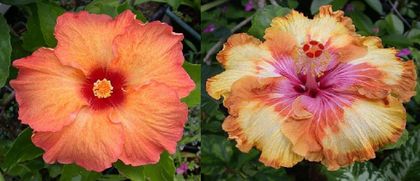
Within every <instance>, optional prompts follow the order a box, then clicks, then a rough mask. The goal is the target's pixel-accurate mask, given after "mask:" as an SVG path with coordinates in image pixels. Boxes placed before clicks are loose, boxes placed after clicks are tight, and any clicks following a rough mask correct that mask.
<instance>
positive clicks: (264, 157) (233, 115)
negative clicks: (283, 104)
mask: <svg viewBox="0 0 420 181" xmlns="http://www.w3.org/2000/svg"><path fill="white" fill-rule="evenodd" d="M272 81H275V80H274V79H273V80H270V79H265V80H263V82H264V83H260V82H258V81H257V79H256V78H254V77H246V78H243V79H240V80H239V81H237V82H236V83H235V84H234V85H233V88H232V94H231V96H229V98H228V99H227V100H226V102H225V105H226V107H227V108H228V109H229V113H230V116H229V117H227V118H226V119H225V121H224V122H223V125H222V126H223V129H224V130H225V131H226V132H228V134H229V138H230V139H235V140H236V142H237V145H236V147H238V148H239V149H240V150H241V151H242V152H248V151H249V150H250V149H251V148H252V147H253V146H256V147H257V149H259V150H261V152H262V153H261V157H260V161H261V162H263V163H264V164H265V165H266V166H271V167H274V168H279V167H292V166H293V165H295V164H296V163H298V162H299V161H301V160H302V159H303V157H302V156H299V155H297V154H296V153H294V152H293V151H292V144H291V142H290V141H289V140H288V139H287V138H286V137H285V136H284V135H283V133H282V132H281V122H283V121H285V120H286V119H287V116H283V115H282V114H281V113H280V111H279V110H278V108H277V107H276V106H274V105H270V103H269V102H267V101H264V100H267V99H264V96H263V95H264V93H262V94H260V93H258V94H255V92H258V91H259V90H261V91H263V92H265V91H264V90H263V89H264V87H266V86H268V85H269V84H271V83H270V82H272ZM261 86H262V87H261Z"/></svg>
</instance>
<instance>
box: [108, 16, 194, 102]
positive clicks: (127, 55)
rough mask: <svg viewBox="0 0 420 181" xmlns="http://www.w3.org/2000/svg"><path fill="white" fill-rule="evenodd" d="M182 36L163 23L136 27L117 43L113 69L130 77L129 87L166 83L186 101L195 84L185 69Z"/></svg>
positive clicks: (133, 26)
mask: <svg viewBox="0 0 420 181" xmlns="http://www.w3.org/2000/svg"><path fill="white" fill-rule="evenodd" d="M182 39H183V35H182V34H177V33H174V32H173V31H172V27H170V26H168V25H167V24H164V23H161V22H157V21H156V22H151V23H147V24H133V25H132V26H130V27H128V28H127V33H125V34H123V35H121V36H118V37H117V38H116V39H115V41H114V54H115V55H116V56H117V58H116V59H115V60H114V61H113V66H115V67H117V68H119V69H121V70H122V71H123V72H130V74H129V75H127V84H128V85H130V86H138V85H141V84H145V83H147V82H149V81H151V80H154V81H157V82H161V83H164V84H166V85H168V86H169V87H171V88H172V89H173V90H175V91H176V92H177V93H178V95H179V96H180V97H181V98H182V97H185V96H187V95H188V94H189V93H190V92H191V90H193V89H194V82H193V81H192V80H191V78H190V77H189V76H188V74H187V73H186V72H185V70H184V69H183V68H182V63H183V61H184V57H183V54H182V44H181V40H182Z"/></svg>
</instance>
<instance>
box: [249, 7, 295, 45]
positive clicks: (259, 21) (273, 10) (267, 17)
mask: <svg viewBox="0 0 420 181" xmlns="http://www.w3.org/2000/svg"><path fill="white" fill-rule="evenodd" d="M289 12H290V9H289V8H284V7H281V6H273V5H269V6H266V7H264V8H263V9H259V10H257V12H256V13H255V15H254V17H253V18H252V22H251V24H252V25H251V28H249V30H248V33H249V34H251V35H254V36H256V37H257V38H260V39H261V38H262V37H263V36H264V32H265V29H267V28H268V27H269V26H270V23H271V20H272V19H273V18H275V17H278V16H284V15H286V14H288V13H289Z"/></svg>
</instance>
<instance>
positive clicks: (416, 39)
mask: <svg viewBox="0 0 420 181" xmlns="http://www.w3.org/2000/svg"><path fill="white" fill-rule="evenodd" d="M407 38H408V39H409V40H410V41H411V42H412V43H418V44H420V29H416V28H413V29H411V30H410V31H409V32H408V34H407Z"/></svg>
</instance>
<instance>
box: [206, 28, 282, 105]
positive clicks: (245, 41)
mask: <svg viewBox="0 0 420 181" xmlns="http://www.w3.org/2000/svg"><path fill="white" fill-rule="evenodd" d="M260 45H261V42H260V41H259V40H258V39H256V38H254V37H252V36H249V35H247V34H245V33H241V34H235V35H232V36H231V37H230V38H229V39H228V40H227V42H226V43H225V45H224V47H223V50H222V51H220V52H219V53H218V54H217V60H218V61H219V62H220V63H221V64H222V65H223V66H224V68H225V69H226V70H225V71H224V72H223V73H221V74H219V75H217V76H214V77H212V78H210V79H208V80H207V84H206V89H207V92H208V93H209V95H210V96H212V97H213V98H215V99H220V96H224V97H225V98H226V96H227V95H228V94H229V92H230V89H231V86H232V84H233V83H234V82H235V81H236V80H238V79H240V78H242V77H244V76H250V75H253V76H262V77H269V76H272V75H273V74H274V73H270V71H267V70H273V69H274V68H273V66H272V65H270V64H269V63H268V62H272V61H273V57H272V56H271V52H270V51H268V50H267V49H265V48H262V47H261V46H260Z"/></svg>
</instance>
